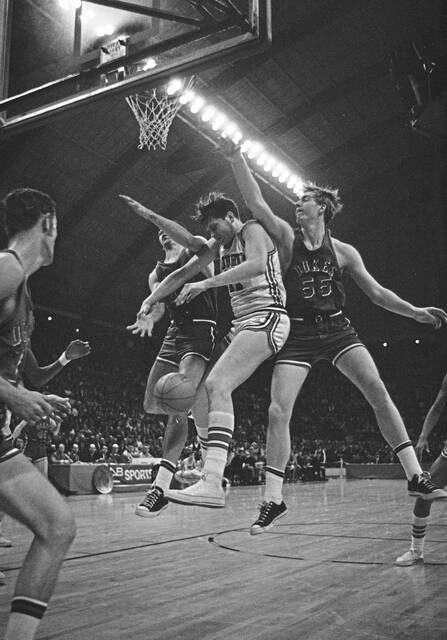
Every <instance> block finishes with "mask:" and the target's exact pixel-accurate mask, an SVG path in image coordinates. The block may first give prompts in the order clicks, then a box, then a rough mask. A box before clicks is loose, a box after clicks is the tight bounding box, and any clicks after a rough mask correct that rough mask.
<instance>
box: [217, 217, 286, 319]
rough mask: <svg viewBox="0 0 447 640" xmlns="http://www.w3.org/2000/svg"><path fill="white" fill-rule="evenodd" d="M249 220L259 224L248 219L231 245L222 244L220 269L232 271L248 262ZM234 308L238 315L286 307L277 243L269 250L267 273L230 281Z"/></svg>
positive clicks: (253, 221)
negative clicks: (244, 236)
mask: <svg viewBox="0 0 447 640" xmlns="http://www.w3.org/2000/svg"><path fill="white" fill-rule="evenodd" d="M249 224H259V223H258V222H256V221H255V220H248V221H247V222H246V223H245V224H244V225H243V227H242V228H241V230H240V231H239V233H237V234H236V235H235V236H234V238H233V241H232V243H231V245H230V246H229V247H224V246H223V245H222V246H221V247H220V250H219V252H220V254H219V257H220V270H221V271H228V269H231V267H235V266H237V265H238V264H241V263H242V262H245V260H246V255H245V242H244V238H243V231H244V229H245V228H246V227H247V225H249ZM228 291H229V294H230V302H231V308H232V309H233V314H234V317H235V318H242V317H243V316H246V315H248V314H250V313H253V312H255V311H261V310H268V309H284V305H285V301H286V294H285V289H284V284H283V281H282V276H281V266H280V263H279V257H278V250H277V248H276V246H274V248H273V249H272V250H271V251H269V252H268V257H267V264H266V267H265V270H264V273H263V274H262V275H260V276H256V277H255V278H250V279H249V280H245V281H244V282H239V283H237V284H230V285H228Z"/></svg>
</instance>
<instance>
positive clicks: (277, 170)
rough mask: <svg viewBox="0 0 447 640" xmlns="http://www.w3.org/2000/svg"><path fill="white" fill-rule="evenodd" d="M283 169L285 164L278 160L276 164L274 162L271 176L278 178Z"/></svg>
mask: <svg viewBox="0 0 447 640" xmlns="http://www.w3.org/2000/svg"><path fill="white" fill-rule="evenodd" d="M284 170H285V166H284V165H283V164H281V163H280V162H278V163H277V164H275V166H274V167H273V168H272V169H271V172H272V176H273V177H274V178H278V176H280V175H281V173H282V172H283V171H284Z"/></svg>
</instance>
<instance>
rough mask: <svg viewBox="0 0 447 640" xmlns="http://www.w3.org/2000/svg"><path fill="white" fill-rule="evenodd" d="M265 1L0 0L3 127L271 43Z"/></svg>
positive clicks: (12, 128)
mask: <svg viewBox="0 0 447 640" xmlns="http://www.w3.org/2000/svg"><path fill="white" fill-rule="evenodd" d="M270 12H271V9H270V0H127V1H121V0H91V1H87V0H4V1H3V3H2V8H1V9H0V52H1V54H2V55H1V61H0V91H1V93H0V98H1V100H0V117H1V119H0V132H1V133H5V132H9V131H15V130H19V129H23V128H24V127H27V126H32V124H33V123H38V122H40V121H42V120H43V119H45V118H48V117H52V116H54V114H56V113H58V112H62V111H66V110H68V109H74V108H76V107H82V106H83V105H85V104H86V103H88V102H91V101H93V100H96V99H100V98H101V97H103V96H105V95H109V94H112V93H121V94H123V95H126V94H129V93H132V92H134V91H135V89H137V88H140V87H148V86H156V85H157V84H160V83H161V82H163V81H166V79H167V78H169V77H170V76H172V75H180V76H181V75H191V74H194V73H197V72H199V71H200V70H201V69H203V68H205V67H207V66H210V65H212V64H220V63H222V62H226V61H235V60H237V59H239V58H242V57H244V56H247V55H250V54H252V53H257V52H259V51H260V50H262V49H264V48H266V47H268V46H269V43H270V38H271V20H270Z"/></svg>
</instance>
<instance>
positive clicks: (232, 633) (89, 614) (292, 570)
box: [0, 479, 447, 640]
mask: <svg viewBox="0 0 447 640" xmlns="http://www.w3.org/2000/svg"><path fill="white" fill-rule="evenodd" d="M405 489H406V488H405V483H404V482H401V481H397V480H391V481H389V480H349V481H346V480H338V479H335V480H334V479H331V480H330V481H329V482H328V483H326V484H290V485H289V484H288V485H286V487H285V498H286V502H287V504H288V507H289V514H288V516H287V517H286V518H284V519H283V520H281V521H280V523H279V524H278V526H276V527H275V528H274V529H272V531H271V532H269V533H266V534H263V535H261V536H257V537H251V536H249V534H248V531H247V527H248V526H249V524H250V523H251V522H252V521H253V520H254V516H255V515H256V513H257V504H258V502H259V501H260V496H261V488H259V487H232V488H230V489H229V490H228V493H227V507H226V508H225V509H204V508H200V507H182V506H180V505H174V504H172V505H170V506H169V508H168V509H167V510H166V511H165V512H164V513H163V514H162V515H161V516H159V517H158V518H154V519H144V518H138V517H136V516H135V515H134V505H135V504H136V502H137V500H138V498H139V497H140V495H139V494H135V493H124V494H112V495H109V496H101V495H98V496H74V497H70V498H69V502H70V504H71V506H72V507H73V509H74V511H75V514H76V518H77V522H78V535H77V538H76V540H75V542H74V544H73V547H72V548H71V550H70V553H69V556H68V558H67V559H66V561H65V563H64V567H63V571H62V574H61V577H60V580H59V583H58V587H57V592H56V594H55V595H54V597H53V599H52V601H51V606H50V608H49V611H48V613H47V615H46V617H45V618H44V621H43V622H42V625H41V627H40V631H39V634H38V638H40V639H44V638H45V639H50V638H64V640H85V639H86V638H88V639H91V638H92V639H94V640H106V639H107V640H118V639H121V638H126V639H127V638H131V639H140V638H141V639H143V638H144V639H145V640H148V639H150V638H156V639H157V640H177V639H182V640H224V639H225V640H227V639H229V638H230V639H232V640H289V639H290V640H293V639H295V638H303V639H304V638H305V639H306V640H332V639H334V640H335V639H337V640H338V639H341V640H344V639H345V638H346V639H349V640H371V639H374V640H379V639H386V640H388V639H391V638H392V639H395V638H396V639H399V640H401V639H405V638H408V639H409V638H411V639H412V640H422V639H423V640H437V639H441V638H442V639H445V638H446V637H447V631H446V629H447V609H446V607H445V604H444V603H445V594H446V592H447V549H446V526H447V509H446V505H444V504H443V503H442V502H441V503H440V502H438V503H437V504H435V505H434V508H433V509H432V516H433V517H432V523H431V526H430V528H429V531H428V536H427V543H426V564H425V565H424V566H415V567H409V568H399V567H395V566H394V565H393V561H394V559H395V557H396V556H397V555H399V554H400V553H402V552H403V551H405V550H406V549H407V548H408V544H409V543H408V541H409V522H410V517H411V510H412V506H413V500H412V499H411V498H408V497H407V495H406V490H405ZM4 530H5V533H6V534H7V535H8V536H10V537H12V538H13V540H14V547H13V548H12V549H2V550H0V551H1V553H0V557H1V562H0V568H1V569H3V571H4V572H5V573H6V575H7V583H6V585H5V586H2V587H0V616H1V620H0V623H1V628H2V629H3V628H4V624H5V619H6V615H7V611H8V608H9V600H10V598H11V594H12V589H13V585H14V582H15V577H16V575H17V568H18V567H19V566H20V563H21V562H22V559H23V556H24V552H25V549H26V548H27V546H28V544H29V541H30V536H29V534H28V533H27V532H26V531H25V529H24V528H23V527H21V526H20V525H18V524H17V523H15V522H13V521H12V520H10V519H9V518H7V519H6V520H5V526H4ZM0 635H1V631H0Z"/></svg>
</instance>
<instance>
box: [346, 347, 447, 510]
mask: <svg viewBox="0 0 447 640" xmlns="http://www.w3.org/2000/svg"><path fill="white" fill-rule="evenodd" d="M334 364H335V366H336V367H337V368H338V369H339V370H340V371H341V372H342V373H343V374H344V375H345V376H346V377H347V378H349V380H351V381H352V382H353V383H354V384H355V385H356V386H357V387H358V388H359V389H360V391H361V392H362V393H363V395H364V396H365V398H366V400H367V401H368V402H369V404H370V405H371V407H372V408H373V410H374V413H375V415H376V420H377V424H378V425H379V428H380V431H381V433H382V435H383V437H384V438H385V440H386V441H387V442H388V444H389V445H390V447H391V448H392V449H393V451H394V453H395V454H396V455H397V456H398V458H399V460H400V463H401V464H402V466H403V468H404V470H405V474H406V476H407V479H408V481H409V484H408V490H409V492H410V495H414V496H420V497H421V498H424V499H425V500H436V499H446V498H447V493H446V492H445V491H443V490H442V489H439V488H437V487H435V486H434V485H433V483H432V482H431V480H430V476H429V475H428V474H423V473H422V469H421V466H420V464H419V461H418V459H417V456H416V453H415V451H414V448H413V446H412V444H411V441H410V439H409V437H408V433H407V430H406V428H405V425H404V423H403V420H402V418H401V416H400V414H399V411H398V410H397V407H396V405H395V404H394V403H393V401H392V400H391V398H390V395H389V393H388V391H387V389H386V387H385V385H384V383H383V381H382V379H381V378H380V375H379V372H378V370H377V367H376V365H375V362H374V360H373V359H372V357H371V355H370V353H369V351H368V350H367V349H366V347H365V346H363V345H361V346H357V347H354V348H352V349H350V350H349V351H346V352H345V353H343V354H342V355H341V356H340V357H339V358H337V359H336V361H335V363H334Z"/></svg>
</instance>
